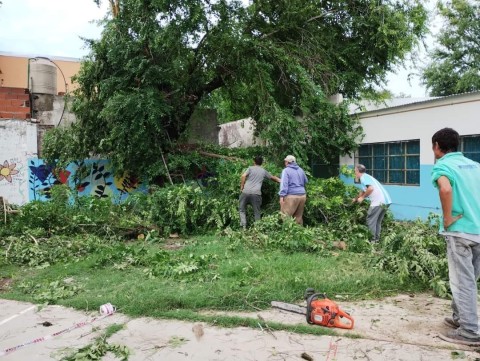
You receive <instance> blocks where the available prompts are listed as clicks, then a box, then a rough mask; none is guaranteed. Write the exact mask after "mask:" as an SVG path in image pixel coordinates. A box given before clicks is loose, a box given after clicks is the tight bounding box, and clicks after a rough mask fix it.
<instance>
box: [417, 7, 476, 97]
mask: <svg viewBox="0 0 480 361" xmlns="http://www.w3.org/2000/svg"><path fill="white" fill-rule="evenodd" d="M438 10H439V13H440V15H441V17H442V18H443V20H444V22H445V24H444V26H443V27H442V30H441V31H440V32H439V34H438V36H437V39H436V42H437V43H438V46H437V47H436V48H435V49H434V50H433V51H432V52H431V54H430V57H431V59H432V61H431V63H430V64H429V65H428V66H427V67H425V69H423V75H422V78H423V83H424V85H426V87H427V88H428V89H430V94H431V95H433V96H445V95H451V94H459V93H465V92H471V91H476V90H480V0H451V1H440V2H439V3H438Z"/></svg>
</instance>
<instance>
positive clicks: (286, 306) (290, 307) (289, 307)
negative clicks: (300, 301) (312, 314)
mask: <svg viewBox="0 0 480 361" xmlns="http://www.w3.org/2000/svg"><path fill="white" fill-rule="evenodd" d="M271 306H272V307H273V308H278V309H280V310H284V311H288V312H293V313H298V314H300V315H306V314H307V308H306V307H302V306H298V305H294V304H291V303H285V302H278V301H272V303H271Z"/></svg>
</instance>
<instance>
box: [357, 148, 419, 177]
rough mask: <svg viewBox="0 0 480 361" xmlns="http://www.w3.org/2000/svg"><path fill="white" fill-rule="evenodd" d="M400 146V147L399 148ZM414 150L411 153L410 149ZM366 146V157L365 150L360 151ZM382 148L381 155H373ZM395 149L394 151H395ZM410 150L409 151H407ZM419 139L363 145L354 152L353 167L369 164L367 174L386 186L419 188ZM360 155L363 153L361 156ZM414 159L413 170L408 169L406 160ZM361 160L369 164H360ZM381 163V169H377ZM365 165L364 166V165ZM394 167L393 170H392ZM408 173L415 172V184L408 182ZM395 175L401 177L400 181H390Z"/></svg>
mask: <svg viewBox="0 0 480 361" xmlns="http://www.w3.org/2000/svg"><path fill="white" fill-rule="evenodd" d="M399 145H400V147H399ZM412 145H413V148H414V149H415V152H412V150H411V148H412ZM362 146H363V147H365V146H367V147H368V148H367V149H368V153H369V154H368V155H366V154H365V148H364V150H363V151H361V147H362ZM382 147H383V148H384V151H383V153H380V154H375V150H377V151H378V150H380V152H381V148H382ZM395 148H396V149H395ZM409 148H410V149H409ZM420 152H421V149H420V139H409V140H398V141H391V142H376V143H363V144H360V146H359V148H358V149H357V151H356V152H355V159H354V160H355V165H357V164H364V163H370V166H366V167H367V173H369V174H370V175H372V176H373V177H375V178H377V180H378V181H379V182H380V183H382V184H387V185H401V186H420ZM361 153H364V154H363V155H361ZM411 157H416V159H414V160H413V162H414V165H415V166H416V167H415V168H409V167H408V164H409V162H408V159H409V158H411ZM362 159H363V160H365V159H369V162H362ZM382 161H383V163H384V164H383V168H382V167H379V164H381V162H382ZM364 165H365V164H364ZM393 167H395V168H393ZM380 172H383V173H384V174H383V176H379V173H380ZM409 172H416V173H417V177H416V180H418V181H417V182H409V178H408V175H409ZM395 175H397V176H398V175H400V176H401V178H402V179H401V181H398V180H397V179H398V178H397V179H392V178H394V177H395Z"/></svg>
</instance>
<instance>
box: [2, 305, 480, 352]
mask: <svg viewBox="0 0 480 361" xmlns="http://www.w3.org/2000/svg"><path fill="white" fill-rule="evenodd" d="M406 301H408V300H406ZM417 301H418V299H417ZM355 305H358V307H360V306H361V303H355V304H353V303H352V304H349V305H348V306H350V307H352V308H353V309H354V310H355ZM395 305H396V306H398V302H396V303H395ZM372 308H373V310H371V312H372V314H373V315H378V310H375V308H374V307H372ZM381 308H384V307H383V306H382V307H381ZM356 310H357V312H358V310H359V309H358V308H357V309H356ZM362 310H363V308H362ZM396 312H400V311H398V310H397V311H396ZM409 312H411V311H409ZM365 314H367V315H365ZM258 315H260V317H262V318H263V319H264V320H265V321H266V322H267V324H268V321H269V320H270V321H275V322H279V321H280V322H285V323H288V324H296V323H297V324H303V323H304V319H303V317H302V316H301V315H294V314H287V313H281V312H280V311H278V310H267V311H262V312H259V313H254V314H250V315H247V314H245V315H244V316H247V317H252V318H256V317H258ZM362 317H363V318H362ZM362 317H360V314H358V317H357V319H356V321H355V322H356V327H355V330H353V331H343V332H355V333H356V334H359V335H360V337H362V338H357V339H353V338H347V337H343V336H312V335H299V334H296V333H291V332H284V331H275V332H269V331H268V330H266V329H265V328H260V327H259V328H258V329H256V330H254V329H250V328H243V327H239V328H231V329H230V328H221V327H214V326H211V325H207V324H193V323H189V322H182V321H171V320H158V319H151V318H137V319H132V318H129V317H126V316H125V315H122V314H121V313H119V312H117V313H115V314H113V315H111V316H107V317H102V316H101V315H100V312H98V311H95V312H91V313H87V312H81V311H77V310H74V309H70V308H65V307H59V306H47V307H43V308H42V307H37V306H36V305H33V304H30V303H24V302H16V301H8V300H2V299H0V360H1V361H3V360H5V361H24V360H28V361H36V360H61V359H62V357H65V356H68V355H71V354H72V353H74V352H75V351H76V350H78V349H79V348H81V347H83V346H86V345H88V344H90V343H91V342H92V341H93V340H94V339H95V338H96V337H99V336H100V335H102V334H103V332H104V331H105V329H106V328H107V327H108V326H109V325H112V324H123V325H124V328H123V329H122V330H120V331H118V332H117V333H115V334H114V335H113V336H111V337H110V338H109V339H108V343H110V344H117V345H123V346H127V347H128V349H129V350H130V352H131V355H130V357H129V360H130V361H144V360H168V361H177V360H178V361H180V360H181V361H184V360H202V361H203V360H205V361H210V360H211V361H214V360H215V361H217V360H218V361H220V360H222V361H225V360H228V361H230V360H239V361H240V360H241V361H248V360H252V361H253V360H259V361H260V360H262V361H263V360H272V361H273V360H302V359H308V357H311V359H312V360H316V361H318V360H325V361H333V360H337V361H338V360H367V361H377V360H378V361H384V360H388V361H396V360H408V361H416V360H418V361H420V360H422V361H425V360H432V361H434V360H435V361H438V360H440V361H441V360H449V361H450V360H452V359H453V358H454V357H455V356H457V355H459V356H460V357H459V359H463V360H472V361H473V360H476V357H479V356H480V355H479V354H478V353H476V352H474V350H473V349H471V348H469V347H463V348H462V347H460V348H458V347H457V346H455V345H452V344H449V343H446V342H444V341H441V340H440V339H438V338H437V337H435V335H434V334H433V333H432V334H431V335H427V336H425V337H427V338H428V339H427V341H425V339H424V338H418V342H416V341H415V327H411V328H410V331H409V333H410V335H409V338H405V337H404V338H403V339H401V340H396V339H395V338H394V337H390V336H389V332H384V333H382V332H381V331H379V330H377V331H376V332H370V331H368V330H371V329H372V327H371V326H372V323H371V322H369V323H368V324H366V323H367V322H366V321H365V320H368V318H369V317H371V316H370V315H368V312H363V316H362ZM378 317H379V320H380V319H381V317H382V316H378ZM395 317H397V321H398V323H401V320H400V315H398V314H397V315H395ZM436 317H437V319H438V317H439V316H436ZM415 322H425V320H417V321H415ZM47 325H51V326H47ZM75 325H77V326H78V327H76V326H75ZM367 326H368V327H367ZM413 326H415V324H413ZM312 327H317V326H312ZM362 327H363V328H362ZM65 330H69V331H68V332H66V331H65ZM365 330H367V331H365ZM61 331H65V332H61ZM59 332H60V334H58V335H56V336H53V335H54V334H55V333H59ZM382 334H383V337H382ZM42 338H45V339H42ZM34 340H37V342H33V341H34ZM21 345H25V346H21ZM17 346H19V347H17ZM11 348H13V349H14V350H13V351H12V352H8V353H6V354H5V351H6V350H7V349H11ZM302 354H303V358H302ZM115 359H116V358H115V357H114V355H112V354H107V355H106V356H105V357H104V358H103V360H115Z"/></svg>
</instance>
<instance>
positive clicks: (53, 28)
mask: <svg viewBox="0 0 480 361" xmlns="http://www.w3.org/2000/svg"><path fill="white" fill-rule="evenodd" d="M431 1H432V2H433V0H431ZM2 2H3V5H1V6H0V52H4V53H13V54H18V55H31V56H46V57H70V58H81V57H82V56H84V55H86V54H87V50H86V49H85V48H83V41H82V40H81V39H80V37H86V38H98V37H99V35H100V31H101V29H100V27H99V26H98V25H96V24H95V23H94V21H95V20H99V19H102V18H103V16H104V15H105V14H106V12H107V11H108V10H109V9H108V1H107V0H103V4H102V7H101V8H98V7H97V6H96V5H95V4H94V2H93V0H2ZM433 31H435V29H433ZM423 58H424V56H423ZM420 64H421V63H420ZM417 71H418V70H417V69H416V68H415V67H413V66H412V64H410V63H409V64H408V65H407V69H403V68H400V69H398V71H397V74H391V75H390V76H389V77H388V79H389V82H388V89H389V90H390V91H392V92H393V93H394V94H396V95H399V94H401V93H402V94H405V95H407V96H412V97H423V96H425V95H426V92H425V89H424V88H423V87H422V86H421V85H420V83H419V80H418V77H416V76H412V77H411V78H412V79H411V81H410V82H409V81H408V78H409V74H415V73H416V72H417Z"/></svg>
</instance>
